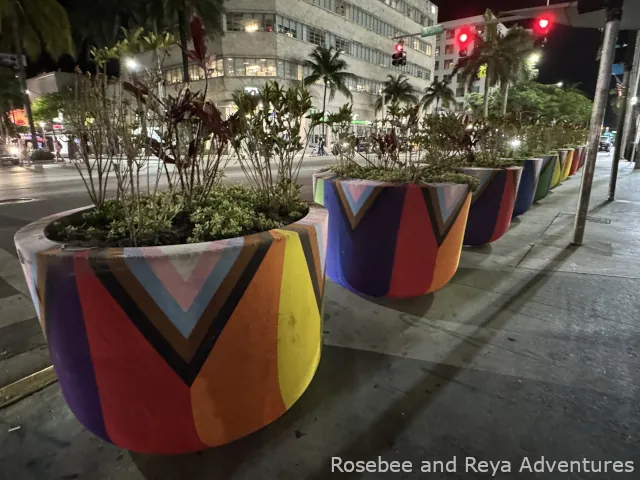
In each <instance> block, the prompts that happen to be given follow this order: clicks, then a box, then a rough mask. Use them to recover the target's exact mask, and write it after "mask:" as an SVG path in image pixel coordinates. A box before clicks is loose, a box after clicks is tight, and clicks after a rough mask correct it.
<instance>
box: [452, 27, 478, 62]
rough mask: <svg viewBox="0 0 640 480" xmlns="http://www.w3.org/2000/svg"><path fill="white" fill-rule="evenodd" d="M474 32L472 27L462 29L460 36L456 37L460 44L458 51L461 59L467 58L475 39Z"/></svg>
mask: <svg viewBox="0 0 640 480" xmlns="http://www.w3.org/2000/svg"><path fill="white" fill-rule="evenodd" d="M473 34H474V32H473V30H472V29H471V28H470V27H462V28H461V29H460V31H459V32H458V36H457V37H456V40H457V43H458V50H459V52H460V57H466V56H467V53H468V50H469V45H470V44H471V40H472V39H473Z"/></svg>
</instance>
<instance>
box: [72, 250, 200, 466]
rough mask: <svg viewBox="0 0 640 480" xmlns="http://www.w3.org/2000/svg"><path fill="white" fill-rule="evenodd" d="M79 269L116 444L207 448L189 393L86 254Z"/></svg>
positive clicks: (169, 450)
mask: <svg viewBox="0 0 640 480" xmlns="http://www.w3.org/2000/svg"><path fill="white" fill-rule="evenodd" d="M74 264H75V273H76V281H77V286H78V292H79V294H80V304H81V305H82V312H83V315H84V322H85V328H86V331H87V338H88V340H89V347H90V350H91V359H92V361H93V365H94V371H95V376H96V384H97V385H98V392H99V396H100V403H101V406H102V412H103V415H104V423H105V426H106V430H107V433H108V434H109V437H110V438H111V440H112V441H113V443H114V444H116V445H118V446H120V447H123V448H126V449H129V450H134V451H138V452H144V453H154V454H173V453H183V452H190V451H197V450H203V449H205V448H207V447H206V445H204V444H203V443H202V442H201V441H200V439H199V437H198V434H197V433H196V429H195V425H194V423H193V414H192V411H191V397H190V393H189V387H188V386H187V385H185V384H184V383H183V382H182V380H181V379H180V378H179V377H178V375H176V373H175V372H174V371H173V370H172V369H171V368H170V367H169V365H167V363H166V362H165V361H164V360H163V358H162V357H161V356H160V355H159V354H158V353H157V352H156V351H155V350H154V348H153V347H152V346H151V345H150V344H149V343H148V342H147V340H146V339H145V337H144V336H143V335H142V334H141V333H140V331H139V330H138V329H137V328H136V327H135V325H133V323H132V322H131V321H130V320H129V318H128V317H127V315H126V314H125V313H124V312H123V310H122V308H121V307H120V306H119V305H118V303H117V302H116V301H115V300H114V299H113V298H112V297H111V295H110V294H109V292H108V291H107V290H106V289H105V288H104V286H103V285H102V283H101V282H100V280H99V279H98V278H97V277H96V275H95V273H94V272H93V269H92V268H91V266H90V265H89V263H88V259H87V253H86V252H82V253H79V254H78V255H77V256H76V257H75V259H74Z"/></svg>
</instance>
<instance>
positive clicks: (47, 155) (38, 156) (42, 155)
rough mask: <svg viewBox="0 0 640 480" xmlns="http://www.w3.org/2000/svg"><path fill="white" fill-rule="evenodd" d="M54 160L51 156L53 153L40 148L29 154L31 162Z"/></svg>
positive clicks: (53, 156)
mask: <svg viewBox="0 0 640 480" xmlns="http://www.w3.org/2000/svg"><path fill="white" fill-rule="evenodd" d="M54 158H56V156H55V155H54V154H53V152H47V151H45V150H42V149H41V148H39V149H37V150H34V152H33V153H32V154H31V160H39V161H42V160H53V159H54Z"/></svg>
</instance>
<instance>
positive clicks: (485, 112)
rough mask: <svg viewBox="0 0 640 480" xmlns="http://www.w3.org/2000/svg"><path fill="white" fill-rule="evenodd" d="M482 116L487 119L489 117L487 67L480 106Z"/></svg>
mask: <svg viewBox="0 0 640 480" xmlns="http://www.w3.org/2000/svg"><path fill="white" fill-rule="evenodd" d="M482 116H483V117H484V118H487V117H488V116H489V72H488V67H487V76H486V77H485V81H484V102H483V104H482Z"/></svg>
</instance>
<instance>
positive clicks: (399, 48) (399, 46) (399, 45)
mask: <svg viewBox="0 0 640 480" xmlns="http://www.w3.org/2000/svg"><path fill="white" fill-rule="evenodd" d="M403 50H404V43H402V42H400V43H396V52H398V53H401V52H402V51H403Z"/></svg>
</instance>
